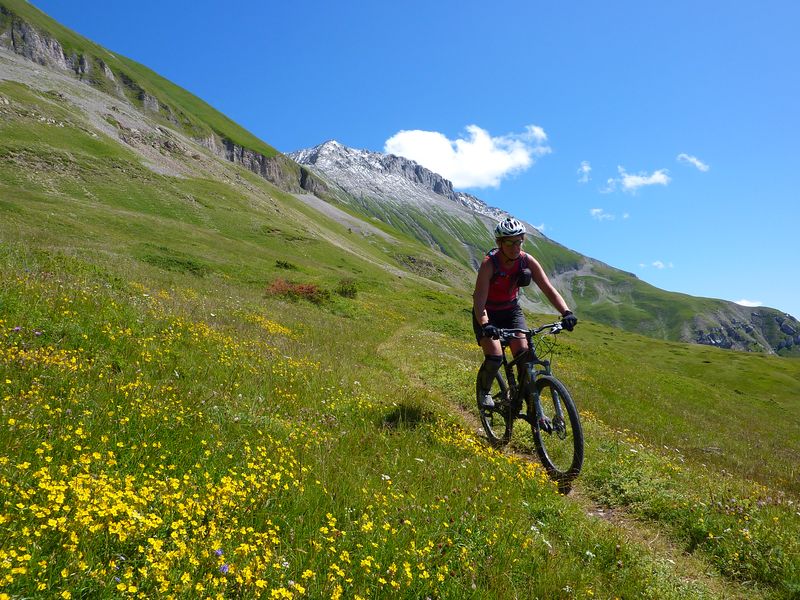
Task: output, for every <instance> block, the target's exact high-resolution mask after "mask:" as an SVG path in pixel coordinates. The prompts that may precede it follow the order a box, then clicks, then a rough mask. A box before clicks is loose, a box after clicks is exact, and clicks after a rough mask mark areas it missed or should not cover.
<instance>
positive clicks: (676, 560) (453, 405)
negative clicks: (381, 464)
mask: <svg viewBox="0 0 800 600" xmlns="http://www.w3.org/2000/svg"><path fill="white" fill-rule="evenodd" d="M417 331H418V330H417V329H416V328H415V327H414V325H413V324H409V325H406V326H405V327H402V328H400V329H398V330H397V331H396V332H395V334H394V336H392V338H390V339H388V340H386V341H385V342H384V343H382V344H381V345H380V346H378V348H377V352H378V353H379V354H381V355H382V356H384V357H385V358H387V359H389V360H392V362H393V364H395V365H396V366H397V368H398V369H400V370H401V371H402V372H403V374H404V375H405V377H406V380H407V381H408V384H409V385H410V386H414V387H416V388H417V389H419V390H420V391H424V392H425V393H426V394H427V395H428V396H429V397H430V399H431V402H433V403H435V404H437V405H439V406H447V407H448V408H449V409H450V410H451V411H452V412H453V413H455V414H457V415H458V416H459V417H460V419H461V421H462V422H463V423H464V426H465V427H466V428H467V429H468V430H470V431H472V432H474V434H475V436H476V437H479V438H481V439H483V440H486V436H485V434H484V433H483V430H482V428H481V425H480V420H479V418H478V415H477V413H476V412H475V410H473V408H472V405H473V404H474V401H475V398H474V393H470V392H471V389H465V390H464V393H463V395H460V396H459V397H452V396H448V395H446V394H444V393H442V392H440V391H439V390H436V389H435V388H433V386H431V385H430V384H429V383H428V382H426V381H425V380H424V379H422V377H420V375H419V373H418V371H417V369H415V368H414V365H413V364H411V363H409V362H408V361H407V360H399V356H398V353H397V349H398V348H408V347H415V343H417V344H418V342H419V340H413V339H412V338H413V337H414V336H415V332H417ZM478 367H479V364H478V360H477V356H476V361H475V372H476V373H477V370H478ZM576 402H577V403H578V404H580V399H576ZM515 425H517V426H521V425H527V424H525V423H518V424H515ZM486 443H487V444H488V441H487V442H486ZM503 452H505V453H509V454H513V455H514V456H516V457H517V458H519V459H521V460H529V461H532V462H535V463H537V464H538V462H539V460H538V457H537V456H536V454H535V453H532V452H527V451H525V452H523V451H520V450H519V449H516V448H514V447H513V443H512V444H509V446H506V447H505V448H504V449H503ZM586 460H587V461H590V460H591V458H590V457H587V459H586ZM563 497H564V501H565V502H571V503H574V504H576V505H578V506H580V507H581V509H582V511H583V512H584V513H585V514H586V515H587V516H588V517H589V518H591V519H596V520H599V521H602V522H603V523H605V524H606V526H608V527H609V528H611V529H612V530H613V531H614V532H615V533H617V535H619V536H620V538H621V539H622V540H624V541H625V542H627V543H629V544H631V545H634V546H637V547H639V548H641V549H643V550H644V551H645V552H647V553H649V555H650V556H651V558H652V559H653V560H654V561H655V562H658V563H662V564H666V565H669V569H670V570H671V571H672V572H673V573H674V574H675V575H676V576H677V577H679V578H680V579H681V580H683V581H686V582H692V583H697V584H700V585H701V586H702V587H704V588H706V589H707V590H708V592H709V593H710V594H712V595H713V596H716V597H718V598H725V599H743V600H744V599H748V600H750V599H754V598H756V599H757V598H762V597H765V596H763V594H760V593H759V592H758V591H757V590H754V589H752V588H750V587H746V586H744V585H742V584H739V583H737V582H735V581H731V580H730V579H727V578H725V577H724V576H722V575H721V574H719V573H718V572H717V571H716V570H715V569H714V567H713V566H712V565H711V564H710V563H708V562H707V561H706V560H705V559H704V558H703V556H702V555H700V554H689V553H687V552H685V551H684V550H683V549H682V548H681V547H680V546H679V545H678V544H676V543H675V542H674V541H673V540H671V539H670V538H669V536H668V535H667V534H666V533H665V532H664V531H662V530H661V529H660V528H659V527H658V525H657V524H656V523H652V522H647V521H643V520H641V519H638V518H636V517H635V516H633V515H631V514H629V513H628V512H627V511H626V510H625V509H624V508H621V507H613V508H612V507H606V506H602V505H600V504H597V503H596V502H594V501H593V500H592V496H591V489H588V488H586V486H585V484H584V483H583V482H581V479H580V477H578V479H577V480H576V481H574V482H572V486H571V490H570V491H569V493H568V494H566V495H564V496H563Z"/></svg>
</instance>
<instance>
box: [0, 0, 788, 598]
mask: <svg viewBox="0 0 800 600" xmlns="http://www.w3.org/2000/svg"><path fill="white" fill-rule="evenodd" d="M3 4H4V5H9V3H6V2H4V3H3ZM14 6H15V7H16V4H14ZM26 6H27V5H23V6H22V8H25V7H26ZM17 8H20V7H17ZM22 8H20V10H22ZM0 60H5V58H4V56H2V55H0ZM2 64H3V63H2V62H0V67H2ZM82 85H84V84H82V83H80V82H77V81H76V82H75V83H74V86H75V87H71V86H65V87H64V89H59V90H52V89H49V88H48V87H47V86H43V88H44V89H40V88H37V86H35V85H25V84H22V83H18V82H14V81H9V80H6V79H5V78H4V79H3V80H2V81H0V397H2V404H1V405H0V411H1V412H2V414H0V447H2V450H0V490H2V494H0V531H1V532H2V535H0V597H9V598H23V597H24V598H27V597H60V598H78V597H81V598H120V597H139V598H152V597H175V598H196V597H203V598H205V597H209V598H211V597H224V598H228V597H241V598H256V597H263V598H305V597H307V598H396V597H401V598H426V597H430V598H464V597H469V598H520V597H522V598H537V597H538V598H615V597H618V598H642V597H644V598H680V599H685V598H759V597H766V598H794V597H797V596H798V594H800V579H799V578H798V574H799V573H800V558H799V557H800V543H799V542H798V539H800V535H799V534H800V514H799V513H798V505H797V502H798V501H800V478H799V477H798V464H799V463H800V461H798V458H797V457H798V456H800V425H798V424H799V423H800V401H798V398H800V362H798V361H797V360H796V359H791V358H780V357H775V356H766V355H759V354H745V353H733V352H726V351H723V350H718V349H715V348H708V347H703V346H697V345H686V344H679V343H668V342H662V341H658V340H655V339H653V338H651V337H645V336H640V335H636V334H633V333H628V332H625V331H623V330H620V329H615V328H611V327H608V326H606V325H601V324H598V323H596V322H594V321H593V320H592V319H585V318H582V320H581V323H580V325H579V326H578V328H577V329H576V330H575V332H574V333H573V334H563V335H562V336H560V338H559V343H558V344H557V345H556V347H555V350H554V354H553V357H554V364H555V372H556V373H557V374H558V375H559V377H561V378H562V379H563V380H564V382H565V383H566V385H567V386H568V387H569V388H570V389H571V390H572V391H573V395H574V396H575V398H576V401H577V403H578V405H579V408H580V409H581V412H582V418H583V420H584V422H585V427H586V438H587V454H586V464H585V468H584V472H583V473H582V476H581V478H580V479H579V480H578V481H577V482H576V485H575V489H574V491H573V493H572V494H571V495H570V496H566V497H565V496H562V495H560V494H559V493H558V491H557V489H556V488H555V486H554V485H553V484H552V483H551V482H549V481H548V480H547V477H546V475H545V473H544V472H543V470H542V469H541V468H540V467H538V466H537V464H536V462H535V460H534V455H533V452H532V449H531V439H530V432H525V431H523V430H522V428H521V427H520V428H518V430H517V431H516V432H515V438H514V440H513V443H512V447H511V448H509V449H508V450H507V451H505V452H498V451H496V450H493V449H491V448H490V447H489V446H488V445H487V444H486V443H484V440H483V436H482V433H481V432H480V431H478V427H477V425H476V423H477V419H476V415H475V413H474V411H473V402H474V374H475V371H476V368H477V366H478V363H479V360H480V352H479V350H478V348H477V346H476V345H475V344H474V340H473V339H472V333H471V327H470V317H469V303H470V294H471V289H470V288H469V282H470V280H471V278H472V277H473V274H472V271H471V270H470V269H468V268H467V267H466V266H465V265H463V264H462V263H461V262H459V261H457V260H454V259H453V258H450V257H448V256H446V255H445V254H443V253H442V252H438V251H436V250H434V249H431V248H430V247H428V246H426V245H424V244H421V243H419V242H418V241H416V240H415V239H414V238H413V237H412V236H411V235H409V234H408V232H406V231H404V230H403V228H401V227H399V226H398V227H397V228H392V227H389V226H383V227H382V228H381V229H380V231H381V233H384V234H386V237H384V236H383V235H380V234H370V233H368V232H367V230H366V229H364V230H363V231H357V230H355V229H352V228H350V227H348V226H347V225H346V224H343V223H341V222H337V221H336V220H333V219H331V218H328V217H325V216H323V215H322V214H321V213H319V212H317V211H315V210H314V209H313V208H311V207H309V206H308V205H307V204H305V203H303V202H301V201H300V200H299V199H298V198H296V197H294V196H292V195H291V194H289V193H287V192H286V191H284V190H281V189H279V188H277V187H275V186H274V185H272V184H270V183H268V182H267V181H265V180H264V179H262V178H260V177H258V176H256V175H255V174H253V173H251V172H250V171H248V170H246V169H243V168H241V167H238V166H236V165H232V164H229V163H226V162H224V161H222V160H220V159H218V158H216V157H214V156H212V155H211V154H210V153H209V152H208V151H206V150H205V149H203V148H201V147H199V146H191V147H190V146H189V144H190V143H191V142H190V141H187V140H185V139H182V140H181V144H185V145H186V146H187V148H188V150H187V151H185V152H178V151H170V150H169V148H168V147H163V146H162V147H161V150H157V151H158V152H162V154H160V156H161V157H162V158H163V162H164V164H170V165H174V168H175V169H176V173H175V174H169V173H164V172H161V171H159V172H157V171H156V170H154V168H152V164H151V163H150V162H148V159H147V157H148V156H149V154H147V153H148V152H151V148H150V147H149V146H148V147H144V145H143V144H138V145H137V144H129V143H125V142H122V141H120V139H119V138H118V137H115V136H114V135H111V134H109V133H108V132H109V131H114V130H109V129H105V128H100V127H99V125H98V124H97V122H96V121H93V120H92V118H90V116H89V115H87V114H86V113H84V112H83V111H82V110H81V109H79V108H78V106H77V104H76V102H75V97H76V94H78V92H79V91H80V89H81V88H80V87H78V86H82ZM143 114H144V113H143ZM193 116H194V115H193ZM143 118H146V119H153V116H152V115H146V116H145V117H143ZM120 119H122V117H120ZM155 122H158V123H161V121H160V120H157V121H154V123H155ZM104 127H105V126H104ZM148 165H149V166H148ZM178 171H179V172H178ZM545 260H547V261H550V263H552V266H553V267H554V268H556V269H557V268H558V265H561V264H565V263H568V262H569V261H570V260H571V256H570V254H569V252H568V251H566V250H560V249H554V250H553V254H552V255H550V256H547V257H546V258H545ZM646 292H647V290H646V289H644V288H643V289H642V290H632V292H631V293H639V294H646ZM541 319H545V317H544V316H540V315H529V320H530V322H531V323H534V322H539V321H540V320H541ZM598 514H602V515H604V517H603V518H599V517H598V516H597V515H598ZM655 539H658V540H660V542H659V544H660V545H654V544H653V540H655Z"/></svg>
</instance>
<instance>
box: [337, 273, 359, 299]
mask: <svg viewBox="0 0 800 600" xmlns="http://www.w3.org/2000/svg"><path fill="white" fill-rule="evenodd" d="M336 293H337V294H339V295H340V296H342V297H343V298H355V297H356V294H357V293H358V288H357V287H356V282H355V280H354V279H350V278H349V277H348V278H346V279H342V280H341V281H339V285H338V286H337V287H336Z"/></svg>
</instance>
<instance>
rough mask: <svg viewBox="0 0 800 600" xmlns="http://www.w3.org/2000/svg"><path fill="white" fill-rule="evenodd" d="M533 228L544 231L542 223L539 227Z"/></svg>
mask: <svg viewBox="0 0 800 600" xmlns="http://www.w3.org/2000/svg"><path fill="white" fill-rule="evenodd" d="M533 228H534V229H536V230H537V231H544V223H542V224H541V225H534V226H533Z"/></svg>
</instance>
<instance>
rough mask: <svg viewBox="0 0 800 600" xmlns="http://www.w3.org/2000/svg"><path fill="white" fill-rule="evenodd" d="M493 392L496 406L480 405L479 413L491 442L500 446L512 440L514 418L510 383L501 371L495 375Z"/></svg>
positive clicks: (495, 445)
mask: <svg viewBox="0 0 800 600" xmlns="http://www.w3.org/2000/svg"><path fill="white" fill-rule="evenodd" d="M491 393H492V398H493V399H494V408H482V407H481V406H480V405H479V406H478V414H479V415H480V417H481V426H482V427H483V431H484V433H485V434H486V438H487V439H488V440H489V443H490V444H491V445H492V446H494V447H495V448H500V447H503V446H505V445H506V444H508V442H509V441H510V440H511V432H512V431H513V428H514V418H513V417H512V416H511V407H510V406H509V403H508V385H507V384H506V382H505V380H504V379H503V377H502V376H501V375H500V374H499V373H498V374H497V377H495V382H494V385H492V392H491Z"/></svg>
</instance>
